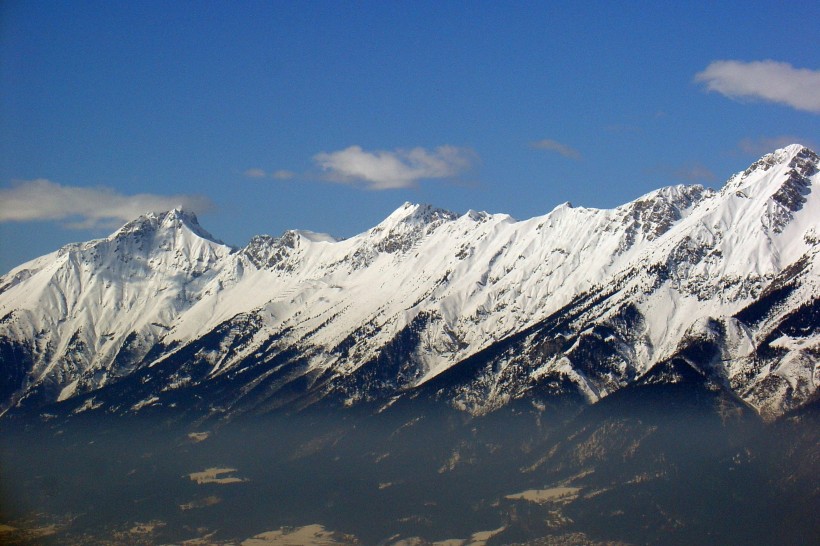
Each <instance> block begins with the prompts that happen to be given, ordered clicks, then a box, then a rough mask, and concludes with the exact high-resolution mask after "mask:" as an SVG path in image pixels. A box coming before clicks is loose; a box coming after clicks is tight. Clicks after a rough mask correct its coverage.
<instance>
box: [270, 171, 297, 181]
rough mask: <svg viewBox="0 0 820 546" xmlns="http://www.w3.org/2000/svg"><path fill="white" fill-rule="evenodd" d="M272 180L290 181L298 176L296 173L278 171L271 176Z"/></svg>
mask: <svg viewBox="0 0 820 546" xmlns="http://www.w3.org/2000/svg"><path fill="white" fill-rule="evenodd" d="M270 176H271V178H275V179H276V180H290V179H291V178H293V177H295V176H296V173H294V172H292V171H286V170H285V169H279V170H278V171H273V172H272V173H271V174H270Z"/></svg>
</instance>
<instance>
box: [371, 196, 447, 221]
mask: <svg viewBox="0 0 820 546" xmlns="http://www.w3.org/2000/svg"><path fill="white" fill-rule="evenodd" d="M456 218H458V214H456V213H454V212H450V211H449V210H445V209H440V208H436V207H434V206H432V205H428V204H423V203H422V204H414V203H410V202H409V201H408V202H405V203H404V204H403V205H402V206H400V207H399V208H397V209H396V210H395V211H393V213H392V214H390V216H388V217H387V218H385V220H384V221H383V222H382V223H381V224H379V225H380V226H393V225H399V224H411V225H428V224H433V223H441V222H446V221H450V220H455V219H456Z"/></svg>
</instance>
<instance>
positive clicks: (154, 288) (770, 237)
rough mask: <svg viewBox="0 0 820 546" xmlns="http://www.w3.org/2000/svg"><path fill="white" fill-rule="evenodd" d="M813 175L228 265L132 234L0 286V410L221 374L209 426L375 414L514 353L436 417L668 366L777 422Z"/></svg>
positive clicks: (84, 247) (324, 240)
mask: <svg viewBox="0 0 820 546" xmlns="http://www.w3.org/2000/svg"><path fill="white" fill-rule="evenodd" d="M818 164H820V163H819V162H818V158H817V155H816V154H815V153H814V152H813V151H811V150H809V149H808V148H805V147H803V146H800V145H792V146H788V147H786V148H783V149H781V150H777V151H776V152H773V153H772V154H767V155H766V156H763V157H762V158H761V159H760V160H758V161H757V162H755V163H754V164H753V165H751V166H750V167H749V168H748V169H746V170H745V171H743V172H741V173H738V174H736V175H734V176H732V177H731V178H729V180H728V181H727V182H726V184H725V185H724V186H723V188H721V189H720V190H711V189H708V188H704V187H702V186H698V185H692V186H685V185H677V186H670V187H666V188H661V189H658V190H655V191H653V192H649V193H647V194H645V195H643V196H641V197H639V198H638V199H636V200H634V201H631V202H629V203H626V204H624V205H621V206H619V207H616V208H614V209H590V208H583V207H572V206H571V205H569V204H563V205H559V206H558V207H556V208H554V209H553V210H552V211H551V212H549V213H547V214H546V215H543V216H539V217H535V218H531V219H528V220H520V221H517V220H514V219H513V218H512V217H510V216H508V215H505V214H488V213H478V212H475V211H468V212H467V213H465V214H462V215H458V214H455V213H452V212H449V211H445V210H443V209H438V208H435V207H433V206H431V205H415V204H412V203H405V204H403V205H402V206H401V207H399V208H398V209H396V211H394V212H393V213H391V214H390V215H389V216H388V217H387V218H385V220H383V221H382V222H381V223H379V224H378V225H376V226H374V227H373V228H371V229H370V230H367V231H365V232H364V233H362V234H359V235H356V236H354V237H351V238H348V239H343V240H339V239H335V238H333V237H331V236H328V235H325V234H316V233H313V232H308V231H303V230H302V231H300V230H289V231H286V232H285V233H283V234H282V235H281V236H280V237H270V236H257V237H254V238H253V239H252V240H251V241H250V242H249V243H248V245H246V246H245V247H244V248H240V249H235V248H232V247H229V246H227V245H225V244H224V243H221V242H220V241H219V240H218V239H216V238H214V237H213V236H212V235H211V234H210V233H208V232H207V231H205V230H204V228H202V227H201V226H200V225H199V223H198V221H197V219H196V216H195V215H193V214H192V213H188V212H185V211H181V210H178V209H176V210H174V211H169V212H167V213H162V214H156V213H152V214H148V215H145V216H142V217H140V218H138V219H136V220H134V221H132V222H129V223H127V224H126V225H125V226H124V227H123V228H121V229H120V230H117V231H116V232H115V233H114V234H112V235H111V236H109V237H108V238H105V239H99V240H96V241H90V242H88V243H78V244H74V245H68V246H67V247H63V249H60V250H58V251H56V252H54V253H51V254H48V255H46V256H43V257H41V258H37V259H35V260H32V261H30V262H27V263H26V264H23V265H21V266H18V267H17V268H15V269H13V270H12V271H11V272H9V274H7V275H5V276H3V277H2V278H0V351H2V352H0V357H1V358H2V362H3V363H4V365H6V366H9V367H13V368H14V369H15V370H17V371H16V372H13V373H10V374H9V377H10V379H9V380H8V381H6V382H5V385H3V389H2V390H3V393H4V397H6V402H5V403H4V404H3V405H2V406H0V407H2V409H3V410H4V411H5V410H7V409H8V408H11V407H15V406H19V407H20V408H23V407H26V408H29V409H31V410H36V408H38V407H40V406H43V405H46V404H49V403H53V402H56V401H60V402H69V401H70V399H72V398H73V397H75V396H79V395H86V394H87V395H88V396H92V394H91V393H93V392H94V391H95V389H98V388H100V387H102V386H110V385H115V384H116V383H117V382H118V381H120V380H121V379H122V378H124V377H127V376H128V375H129V374H131V373H133V372H134V371H136V370H139V369H143V368H152V369H158V367H163V366H164V367H170V368H174V370H175V371H174V372H173V373H170V374H169V377H170V376H174V377H175V379H174V380H173V382H172V384H168V385H164V386H162V387H161V388H160V390H159V391H157V392H151V393H150V396H149V394H148V393H147V391H146V392H141V393H140V394H139V396H141V397H142V398H140V400H134V403H133V404H131V406H129V407H135V406H139V404H140V403H142V402H146V401H148V400H153V399H154V398H156V400H154V401H153V402H151V403H147V402H146V403H145V404H144V405H142V406H139V408H138V409H137V410H133V411H139V409H140V408H143V407H146V406H150V405H153V404H162V403H163V402H162V398H163V396H162V393H164V392H172V391H175V390H178V389H182V390H184V389H185V388H187V387H186V385H187V386H190V385H193V384H199V383H201V382H208V381H218V380H220V378H223V379H224V378H225V377H228V376H231V377H233V375H231V374H234V375H236V374H238V373H239V372H240V371H241V372H242V373H244V374H246V375H247V376H248V378H249V379H248V380H247V381H245V380H243V379H241V378H240V379H236V378H234V379H231V381H236V382H237V384H238V385H242V384H244V385H245V386H246V388H245V389H244V390H243V389H240V390H239V393H238V394H237V395H236V397H237V398H236V400H234V401H233V402H229V403H228V406H230V405H231V404H232V403H235V402H237V400H238V399H239V398H243V397H247V396H250V394H248V393H250V392H251V391H253V389H254V388H255V387H253V385H259V384H260V383H265V381H268V380H267V379H265V378H273V377H279V381H280V382H279V383H276V384H271V386H270V389H272V390H271V391H270V393H268V394H269V395H270V396H271V397H273V398H275V397H276V392H279V391H281V392H280V394H281V395H282V396H283V399H284V392H285V391H283V390H282V389H285V388H288V389H291V390H292V388H294V386H295V385H296V383H298V384H299V385H301V386H300V387H299V389H301V390H299V392H297V394H296V395H294V394H293V392H291V391H288V392H289V394H288V396H289V397H291V396H295V398H294V399H299V398H301V399H303V401H306V400H316V399H322V398H326V397H331V398H333V397H338V398H339V399H340V400H342V401H343V403H344V404H346V405H354V404H356V403H359V402H361V401H366V400H384V401H388V400H390V399H392V398H393V397H395V396H403V395H404V394H403V393H407V392H409V391H411V390H413V389H416V388H419V387H421V386H422V385H424V384H425V383H427V382H429V381H431V380H432V379H433V378H435V377H437V376H439V375H440V374H442V373H443V372H445V371H447V370H449V369H451V368H453V367H455V366H457V365H458V364H459V363H461V362H463V361H465V360H467V359H470V358H473V359H475V358H476V357H475V355H478V354H481V353H482V351H484V350H485V349H488V348H490V347H493V346H494V345H496V344H498V343H502V342H504V343H506V342H505V341H504V340H509V339H512V338H515V339H518V338H521V340H520V341H517V342H515V343H514V344H513V345H514V346H515V347H516V351H518V352H519V355H514V354H510V355H507V356H506V357H504V358H501V357H498V358H496V357H493V358H491V359H490V360H493V359H495V360H493V362H494V364H493V365H492V366H491V367H490V369H489V370H488V369H484V368H482V366H478V368H477V369H481V370H483V371H481V372H480V373H479V375H478V376H475V377H472V378H470V379H469V380H468V381H466V382H465V383H464V384H463V385H450V386H449V387H448V388H449V389H450V390H448V389H444V391H447V392H449V393H450V394H449V395H450V396H452V397H453V403H454V404H455V405H459V404H460V405H461V407H463V408H464V409H467V410H468V411H472V412H485V411H491V410H492V409H494V408H497V407H501V406H503V405H504V404H506V403H508V402H509V401H511V400H515V399H517V397H521V396H525V395H526V393H527V392H529V391H531V390H532V389H535V388H536V387H533V385H535V386H537V385H539V384H547V383H550V382H553V383H555V384H561V385H564V384H567V383H568V384H570V385H573V386H574V387H573V388H575V389H577V391H578V392H579V393H581V394H582V395H583V396H584V398H586V400H587V401H588V402H590V403H594V402H596V401H597V400H600V399H601V398H602V397H605V396H606V395H607V394H609V393H611V392H615V391H616V390H618V389H620V388H624V387H626V386H628V385H630V384H633V383H634V382H635V381H638V380H639V379H640V378H641V377H642V376H644V375H645V374H646V373H647V372H648V371H649V370H651V369H652V368H653V367H654V366H657V365H662V364H663V363H664V362H668V361H669V360H670V359H672V358H683V359H684V360H685V361H687V362H689V364H690V365H691V366H693V367H694V368H695V369H707V370H710V371H709V373H710V374H712V375H713V376H714V377H715V378H716V380H718V381H719V382H722V384H723V385H724V387H725V388H727V389H728V390H730V391H731V392H733V393H735V394H737V395H738V396H740V397H741V398H743V399H744V400H745V401H746V402H747V403H749V404H751V405H752V406H754V407H755V408H756V409H757V410H758V411H759V412H761V414H765V416H769V417H773V416H777V415H780V414H782V413H783V412H785V411H788V410H789V409H791V408H794V407H799V406H800V405H801V404H803V403H805V402H806V401H807V400H808V399H810V398H811V397H812V396H814V393H815V392H816V384H817V382H818V378H817V376H818V374H820V371H818V369H817V368H818V366H817V360H818V359H817V356H816V355H815V353H816V352H817V351H818V350H820V349H818V335H817V334H818V332H817V329H818V328H817V327H816V326H814V325H813V324H812V323H811V321H809V323H808V326H807V327H804V328H803V330H801V331H798V330H795V331H794V332H793V334H789V335H788V336H780V337H772V336H773V335H774V334H773V333H772V332H775V331H777V328H778V327H781V326H782V325H783V324H791V323H792V322H800V320H801V319H800V318H799V317H800V316H802V315H801V313H803V314H804V315H805V314H806V313H811V312H812V311H811V309H813V308H814V307H813V306H816V301H817V297H816V294H818V293H820V290H818V287H819V286H820V282H818V273H819V272H820V269H819V268H818V265H817V264H818V257H817V254H818V240H819V239H820V237H818V233H817V229H818V228H817V220H816V219H817V218H820V197H818V195H817V192H813V191H812V189H813V185H815V184H816V183H817V179H818V176H817V173H818V170H820V167H818ZM580 226H583V228H584V229H579V227H580ZM766 302H770V303H771V305H768V306H767V304H766ZM755 305H757V306H758V310H757V311H755V312H754V313H753V312H752V311H747V309H749V308H750V307H751V308H754V306H755ZM801 309H802V310H803V311H800V310H801ZM744 313H745V314H744ZM795 313H796V314H795ZM752 315H755V318H756V319H759V320H757V321H756V322H751V323H749V322H750V321H751V319H750V317H751V316H752ZM738 317H740V318H738ZM803 320H804V321H805V319H803ZM710 321H711V322H710ZM789 321H791V322H789ZM814 324H816V322H815V323H814ZM539 325H540V326H539ZM103 330H104V331H103ZM527 331H531V332H533V333H531V334H530V335H529V337H528V336H526V335H524V336H523V337H522V336H519V335H518V334H520V333H522V332H527ZM801 332H803V333H801ZM536 333H537V334H536ZM538 336H543V337H544V340H539V339H535V338H537V337H538ZM206 339H208V340H213V342H212V341H208V342H207V343H204V344H203V341H204V340H206ZM217 340H218V341H217ZM545 340H546V341H545ZM516 343H517V345H516ZM707 346H708V347H711V349H708V350H707ZM196 347H198V349H196V350H194V348H196ZM695 347H699V348H698V349H696V348H695ZM521 354H525V355H529V356H528V358H530V361H528V362H526V363H524V362H522V361H521V359H520V355H521ZM288 355H290V356H288ZM687 355H688V356H687ZM692 355H695V357H693V356H692ZM697 355H701V356H699V357H698V356H697ZM813 355H814V356H813ZM499 358H500V360H499ZM693 358H694V360H693ZM697 358H702V359H707V360H708V361H704V362H696V361H695V360H696V359H697ZM590 360H595V361H596V362H595V363H594V365H593V364H590V362H589V361H590ZM12 361H13V362H14V363H15V364H13V365H12V364H10V363H11V362H12ZM21 362H22V364H20V363H21ZM485 364H486V363H485ZM15 366H16V367H15ZM476 373H478V372H476ZM240 375H241V374H240ZM508 376H509V377H508ZM243 381H245V382H244V383H243ZM271 381H273V380H272V379H271ZM294 382H296V383H294ZM273 383H275V382H273ZM481 385H483V386H481ZM162 389H165V390H162ZM248 389H250V390H248ZM277 389H279V391H277ZM453 389H455V390H453ZM444 391H442V392H444ZM479 392H481V393H483V394H482V395H481V396H478V395H477V394H476V393H479ZM266 396H267V395H266ZM468 400H479V401H481V402H482V403H480V404H477V405H476V404H473V403H468ZM92 406H93V404H92ZM74 409H76V408H74ZM226 411H230V409H229V408H228V409H227V410H226Z"/></svg>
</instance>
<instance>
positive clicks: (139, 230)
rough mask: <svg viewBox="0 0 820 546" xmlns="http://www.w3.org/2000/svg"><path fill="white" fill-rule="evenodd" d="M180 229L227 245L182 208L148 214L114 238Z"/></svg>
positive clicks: (122, 228) (127, 226) (127, 225)
mask: <svg viewBox="0 0 820 546" xmlns="http://www.w3.org/2000/svg"><path fill="white" fill-rule="evenodd" d="M180 229H186V230H187V231H190V232H191V233H193V234H194V235H196V236H198V237H200V238H202V239H207V240H209V241H212V242H214V243H218V244H225V243H223V242H222V241H220V240H219V239H217V238H215V237H214V236H213V235H211V234H210V233H209V232H208V231H207V230H205V228H203V227H202V226H201V225H199V220H198V219H197V217H196V214H195V213H194V212H193V211H188V210H185V209H182V208H180V207H177V208H173V209H171V210H168V211H163V212H154V211H149V212H146V213H145V214H143V215H141V216H139V217H138V218H136V219H134V220H131V221H130V222H128V223H127V224H125V225H124V226H123V227H121V228H120V229H118V230H117V231H116V232H114V233H113V234H112V237H118V236H122V235H139V234H148V233H156V232H158V231H165V230H172V231H175V230H180Z"/></svg>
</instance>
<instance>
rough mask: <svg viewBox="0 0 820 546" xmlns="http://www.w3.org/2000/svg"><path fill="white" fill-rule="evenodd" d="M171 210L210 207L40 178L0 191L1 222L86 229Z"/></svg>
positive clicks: (202, 201)
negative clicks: (47, 222) (54, 222)
mask: <svg viewBox="0 0 820 546" xmlns="http://www.w3.org/2000/svg"><path fill="white" fill-rule="evenodd" d="M174 207H183V208H185V209H188V210H193V211H197V212H203V211H206V210H209V209H211V208H213V204H212V203H211V201H210V200H209V199H207V198H206V197H202V196H198V195H169V196H166V195H153V194H149V193H141V194H136V195H123V194H121V193H118V192H116V191H115V190H113V189H111V188H105V187H94V188H88V187H79V186H63V185H62V184H57V183H55V182H51V181H50V180H45V179H42V178H41V179H37V180H28V181H22V182H17V183H16V184H14V185H13V186H11V187H10V188H1V189H0V222H27V221H34V220H63V221H66V222H67V223H66V224H65V226H66V227H69V228H77V229H88V228H95V227H102V226H106V227H107V226H110V225H111V224H112V223H114V222H126V221H128V220H132V219H134V218H136V217H137V216H139V215H140V214H144V213H146V212H149V211H157V212H159V211H165V210H170V209H172V208H174Z"/></svg>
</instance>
